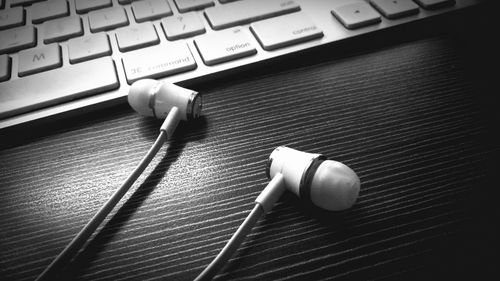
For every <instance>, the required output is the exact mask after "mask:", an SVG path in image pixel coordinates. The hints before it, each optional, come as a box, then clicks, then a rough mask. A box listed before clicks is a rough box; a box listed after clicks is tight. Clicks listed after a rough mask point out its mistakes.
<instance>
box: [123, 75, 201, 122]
mask: <svg viewBox="0 0 500 281" xmlns="http://www.w3.org/2000/svg"><path fill="white" fill-rule="evenodd" d="M128 102H129V104H130V106H131V107H132V108H133V109H134V110H135V111H137V112H138V113H139V114H141V115H145V116H152V117H156V118H159V119H163V118H165V117H166V116H167V115H168V113H169V112H170V110H171V109H172V108H173V107H177V108H178V110H179V113H180V114H179V115H180V116H181V119H182V120H190V119H194V118H197V117H199V116H200V114H201V108H202V99H201V95H200V94H199V93H198V92H196V91H193V90H189V89H186V88H183V87H180V86H177V85H174V84H171V83H164V82H162V81H157V80H153V79H142V80H138V81H136V82H134V83H133V84H132V86H131V87H130V90H129V95H128Z"/></svg>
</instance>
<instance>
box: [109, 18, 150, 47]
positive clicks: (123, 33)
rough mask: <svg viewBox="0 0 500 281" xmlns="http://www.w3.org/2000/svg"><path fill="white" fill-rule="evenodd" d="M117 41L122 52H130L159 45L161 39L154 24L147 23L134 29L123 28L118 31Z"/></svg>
mask: <svg viewBox="0 0 500 281" xmlns="http://www.w3.org/2000/svg"><path fill="white" fill-rule="evenodd" d="M116 41H117V42H118V48H119V49H120V51H122V52H125V51H130V50H134V49H137V48H142V47H146V46H151V45H155V44H158V43H159V42H160V39H159V38H158V35H157V34H156V30H155V28H154V26H153V24H152V23H150V22H145V23H141V24H138V25H135V26H132V27H122V28H120V29H117V30H116Z"/></svg>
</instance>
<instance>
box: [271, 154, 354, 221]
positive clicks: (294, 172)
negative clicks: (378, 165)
mask: <svg viewBox="0 0 500 281" xmlns="http://www.w3.org/2000/svg"><path fill="white" fill-rule="evenodd" d="M266 172H267V176H268V178H269V179H273V178H275V177H276V176H277V175H280V177H281V176H282V178H283V182H284V185H285V187H286V188H287V189H288V190H290V191H292V192H293V193H295V194H296V195H297V196H299V197H300V198H303V199H306V200H310V201H311V202H312V203H313V204H314V205H316V206H318V207H320V208H323V209H326V210H330V211H339V210H344V209H347V208H349V207H351V206H352V205H353V204H354V203H355V202H356V199H357V198H358V194H359V189H360V180H359V178H358V176H357V175H356V173H355V172H354V171H353V170H352V169H351V168H349V167H348V166H346V165H344V164H342V163H340V162H337V161H333V160H326V157H325V156H323V155H321V154H313V153H306V152H301V151H298V150H295V149H291V148H288V147H285V146H280V147H278V148H276V149H275V150H274V151H273V152H272V153H271V155H270V156H269V160H268V163H267V171H266Z"/></svg>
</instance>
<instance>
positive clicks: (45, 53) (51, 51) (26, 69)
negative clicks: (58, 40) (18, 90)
mask: <svg viewBox="0 0 500 281" xmlns="http://www.w3.org/2000/svg"><path fill="white" fill-rule="evenodd" d="M61 64H62V61H61V48H60V47H59V45H57V44H52V45H47V46H45V47H40V48H35V49H29V50H24V51H21V52H19V68H18V71H19V76H26V75H30V74H34V73H37V72H42V71H46V70H49V69H54V68H57V67H59V66H61Z"/></svg>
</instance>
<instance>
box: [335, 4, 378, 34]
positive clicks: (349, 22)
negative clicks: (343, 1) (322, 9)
mask: <svg viewBox="0 0 500 281" xmlns="http://www.w3.org/2000/svg"><path fill="white" fill-rule="evenodd" d="M332 14H333V15H334V16H335V17H336V18H337V19H338V20H339V21H340V22H341V23H342V24H343V25H344V26H345V27H346V28H348V29H356V28H359V27H363V26H367V25H371V24H375V23H378V22H380V20H381V19H380V15H379V14H378V13H377V11H375V10H374V9H373V8H372V7H371V6H370V5H369V4H368V3H366V2H354V3H350V4H347V5H341V6H337V7H335V8H333V10H332Z"/></svg>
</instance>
